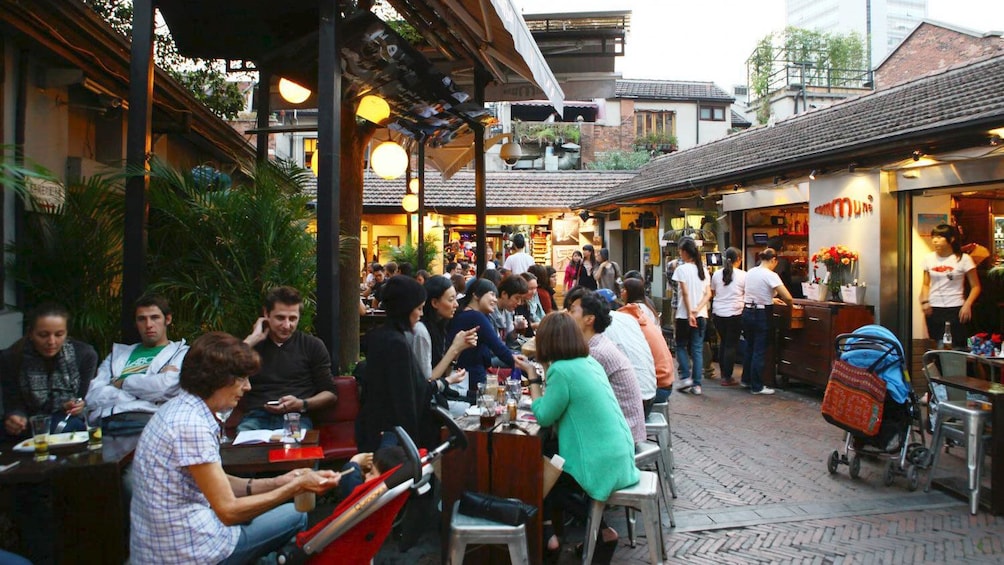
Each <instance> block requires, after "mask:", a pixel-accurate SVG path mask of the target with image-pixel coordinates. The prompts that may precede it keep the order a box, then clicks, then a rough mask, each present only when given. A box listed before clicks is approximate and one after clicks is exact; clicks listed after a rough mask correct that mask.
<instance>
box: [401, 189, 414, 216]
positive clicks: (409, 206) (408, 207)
mask: <svg viewBox="0 0 1004 565" xmlns="http://www.w3.org/2000/svg"><path fill="white" fill-rule="evenodd" d="M401 207H402V208H404V211H405V212H407V213H409V214H412V213H414V212H415V211H416V210H418V195H417V194H410V193H409V194H405V195H404V198H402V199H401Z"/></svg>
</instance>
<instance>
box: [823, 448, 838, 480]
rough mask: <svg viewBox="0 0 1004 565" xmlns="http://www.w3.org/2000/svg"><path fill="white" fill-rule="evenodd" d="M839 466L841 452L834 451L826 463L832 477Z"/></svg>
mask: <svg viewBox="0 0 1004 565" xmlns="http://www.w3.org/2000/svg"><path fill="white" fill-rule="evenodd" d="M838 465H840V452H839V451H836V450H834V451H833V453H831V454H830V458H829V459H827V461H826V470H827V471H829V472H830V474H831V475H832V474H834V473H836V472H837V466H838Z"/></svg>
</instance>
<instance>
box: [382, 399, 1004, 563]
mask: <svg viewBox="0 0 1004 565" xmlns="http://www.w3.org/2000/svg"><path fill="white" fill-rule="evenodd" d="M821 400H822V393H821V392H820V391H818V390H815V389H812V388H810V387H803V386H799V385H798V384H797V383H796V384H793V385H792V387H791V388H790V389H789V390H785V391H781V390H779V391H778V393H777V394H776V395H774V396H753V395H751V394H749V392H748V391H747V390H745V389H741V388H723V387H721V386H719V385H718V383H717V381H714V380H709V381H706V382H705V386H704V395H703V396H693V395H688V394H676V393H675V394H674V395H673V396H672V397H671V399H670V406H671V412H672V428H673V445H674V452H675V456H676V467H677V468H676V483H677V487H678V498H677V499H676V501H675V518H676V524H677V527H676V528H675V529H667V530H666V531H665V539H666V550H667V554H668V556H669V558H668V562H671V563H834V564H836V563H1004V517H995V516H991V515H990V514H988V513H987V512H986V511H983V510H981V512H980V513H979V514H978V515H976V516H970V515H969V513H968V510H967V509H968V506H967V504H966V503H965V501H963V500H962V499H959V498H955V497H952V496H949V495H947V494H945V493H942V492H940V491H938V490H936V489H932V490H931V492H930V493H924V492H923V482H924V480H925V479H926V475H925V474H924V473H922V474H921V488H920V489H918V490H917V491H915V492H910V491H908V490H907V488H906V480H905V479H904V478H903V477H898V478H897V479H896V482H895V483H894V484H893V485H892V486H889V487H886V486H884V484H883V480H882V479H883V472H884V462H878V461H869V460H865V461H864V463H863V464H862V466H861V475H860V477H859V478H858V479H856V480H855V479H851V478H850V477H849V475H848V468H847V466H841V467H840V468H839V470H838V472H837V473H836V474H835V475H830V473H829V472H828V471H827V468H826V459H827V457H828V456H829V454H830V453H831V452H832V451H833V450H834V449H838V448H842V446H843V432H842V431H841V430H839V429H838V428H835V427H833V426H831V425H829V424H827V423H826V422H825V421H824V420H823V419H822V417H821V416H820V413H819V405H820V402H821ZM963 455H964V451H963V450H961V449H955V450H952V454H951V455H949V456H943V457H942V462H943V463H945V464H946V466H945V467H942V468H943V469H945V471H944V472H946V473H959V474H962V473H964V469H963V467H961V464H962V461H961V457H962V456H963ZM939 467H940V466H939ZM989 472H992V470H991V469H989V468H988V469H987V473H989ZM998 472H1004V471H998ZM939 474H941V473H940V472H939ZM963 476H964V475H963ZM606 517H607V519H608V520H609V521H610V522H611V525H613V526H614V527H615V528H616V529H617V530H618V531H619V532H620V534H621V537H622V539H621V544H620V545H619V547H618V549H617V551H616V552H615V554H614V559H613V563H616V564H632V565H633V564H636V563H648V562H649V556H648V547H647V545H646V544H647V539H646V538H645V536H644V533H643V527H642V526H641V521H639V530H641V531H642V535H641V536H640V537H639V539H638V542H637V544H636V546H635V547H634V548H632V547H629V546H628V544H627V541H626V538H627V528H626V525H625V523H624V513H623V512H622V511H620V510H608V512H607V514H606ZM663 523H664V524H666V525H668V524H669V521H668V519H666V518H665V517H664V519H663ZM581 531H582V528H581V527H578V528H573V529H571V533H570V535H569V539H568V540H566V541H567V542H576V541H579V540H580V539H581ZM576 534H577V535H576ZM577 538H578V539H577ZM437 543H438V538H436V537H435V535H434V534H430V535H428V536H426V537H425V538H423V540H422V542H421V543H420V544H418V545H417V546H416V547H414V548H412V549H411V550H410V551H408V552H405V553H401V552H399V551H397V550H396V549H395V548H394V544H393V542H390V543H388V544H387V546H386V547H385V548H384V550H383V551H382V552H381V554H380V555H379V556H378V558H377V560H376V562H377V563H381V564H393V563H402V564H403V563H416V562H418V563H438V562H439V560H440V559H439V553H438V545H437ZM571 545H572V543H566V547H565V551H564V552H563V554H562V556H561V559H560V563H562V564H566V563H567V564H571V563H575V562H576V559H575V555H574V553H573V552H572V550H571Z"/></svg>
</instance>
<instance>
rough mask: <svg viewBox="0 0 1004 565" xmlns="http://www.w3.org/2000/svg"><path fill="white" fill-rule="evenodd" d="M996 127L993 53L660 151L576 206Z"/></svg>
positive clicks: (1000, 61)
mask: <svg viewBox="0 0 1004 565" xmlns="http://www.w3.org/2000/svg"><path fill="white" fill-rule="evenodd" d="M1001 126H1004V56H997V57H992V58H986V59H983V60H979V61H976V62H973V63H969V64H967V65H965V66H961V67H956V68H951V69H945V70H941V71H937V72H934V73H931V74H929V75H927V76H924V77H922V78H919V79H916V80H913V81H910V82H906V83H903V84H900V85H898V86H894V87H891V88H889V89H886V90H879V91H875V92H872V93H869V94H867V95H864V96H860V97H856V98H850V99H847V100H843V101H840V102H838V103H836V104H834V105H832V106H829V107H826V108H822V109H819V110H812V111H809V112H806V113H804V114H799V115H797V116H794V117H791V118H789V119H786V120H782V121H780V122H778V123H777V124H775V125H774V126H773V127H766V126H760V127H755V128H752V129H748V130H745V131H742V132H739V133H737V134H734V135H731V136H728V137H725V138H722V139H719V140H716V141H712V142H710V143H706V144H704V145H698V146H696V147H692V148H690V149H686V150H684V151H677V152H676V153H670V154H668V155H664V156H662V157H659V158H658V159H655V160H653V161H650V162H649V163H647V164H646V165H645V166H643V167H642V168H641V170H640V171H639V173H638V175H637V176H636V177H634V178H633V179H631V180H629V181H627V182H625V183H624V184H622V185H620V186H618V187H616V188H614V189H613V190H610V191H608V192H604V193H603V194H601V195H598V196H596V197H593V198H589V199H587V200H585V201H583V202H580V203H579V205H578V206H579V207H582V208H585V207H595V206H600V205H604V204H612V203H616V202H628V201H631V200H633V199H638V198H642V197H654V196H661V195H666V194H671V193H673V192H683V191H685V190H688V189H693V188H694V187H702V186H703V187H707V186H714V185H716V184H724V183H730V182H737V181H739V180H742V179H743V177H744V176H748V175H757V174H759V175H767V174H772V172H783V170H784V169H788V170H791V169H793V168H795V167H799V166H801V167H807V166H810V165H817V164H821V163H825V162H826V161H827V160H840V159H850V158H863V157H867V156H869V155H871V156H875V155H876V154H878V153H879V152H881V151H886V152H887V153H890V154H891V152H892V151H894V150H895V151H902V152H903V154H904V156H905V155H909V153H910V151H911V149H912V148H915V147H916V145H914V144H929V143H932V142H935V141H937V140H938V139H939V138H941V139H943V138H944V137H945V136H946V135H949V134H951V133H953V131H957V130H966V129H968V131H969V132H976V131H978V130H979V129H980V128H987V129H989V128H994V127H1001ZM845 162H847V161H845Z"/></svg>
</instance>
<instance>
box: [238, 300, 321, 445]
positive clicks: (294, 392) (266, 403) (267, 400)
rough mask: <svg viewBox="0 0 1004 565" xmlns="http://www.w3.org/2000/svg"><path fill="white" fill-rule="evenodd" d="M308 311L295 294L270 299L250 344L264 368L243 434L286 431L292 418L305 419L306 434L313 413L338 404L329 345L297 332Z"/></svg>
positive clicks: (248, 399)
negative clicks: (291, 415)
mask: <svg viewBox="0 0 1004 565" xmlns="http://www.w3.org/2000/svg"><path fill="white" fill-rule="evenodd" d="M302 309H303V297H302V296H301V295H300V292H299V291H298V290H296V289H295V288H292V287H288V286H280V287H277V288H273V289H272V290H270V291H269V293H268V294H267V295H266V296H265V308H264V314H265V315H264V316H262V317H261V318H258V320H257V321H256V322H255V324H254V327H253V328H252V329H251V334H250V335H248V336H247V337H246V338H244V343H246V344H248V345H250V346H251V347H253V348H254V350H255V351H257V352H258V355H260V356H261V368H260V369H259V370H258V372H257V373H256V374H255V375H253V376H252V377H251V390H250V391H248V393H247V394H245V395H244V405H245V406H246V407H247V412H246V413H245V414H244V418H243V419H241V423H240V424H238V426H237V430H238V431H245V430H277V429H281V428H282V426H283V414H285V413H287V412H301V413H303V416H301V419H300V427H301V429H304V430H306V429H309V428H311V427H312V425H311V422H310V418H308V417H307V415H306V412H307V410H308V409H309V410H317V409H320V408H324V407H325V406H328V405H330V404H334V402H335V401H336V400H337V398H338V397H337V396H336V395H335V380H334V378H332V375H331V357H330V356H329V355H328V350H327V348H326V347H325V346H324V342H322V341H321V340H320V339H318V338H316V337H314V336H312V335H307V334H305V333H303V332H301V331H298V330H297V329H296V327H297V325H299V323H300V314H301V310H302Z"/></svg>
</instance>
